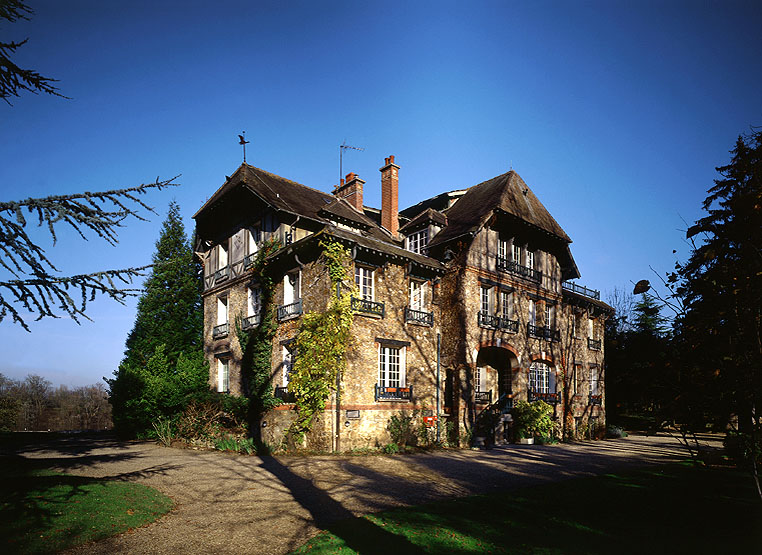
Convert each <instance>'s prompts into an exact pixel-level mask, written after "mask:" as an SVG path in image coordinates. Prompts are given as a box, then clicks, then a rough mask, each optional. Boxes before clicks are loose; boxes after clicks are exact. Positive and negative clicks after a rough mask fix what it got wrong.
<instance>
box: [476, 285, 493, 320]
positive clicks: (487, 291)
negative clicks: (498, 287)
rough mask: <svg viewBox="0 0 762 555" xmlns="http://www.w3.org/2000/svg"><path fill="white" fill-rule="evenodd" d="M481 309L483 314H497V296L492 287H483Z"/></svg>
mask: <svg viewBox="0 0 762 555" xmlns="http://www.w3.org/2000/svg"><path fill="white" fill-rule="evenodd" d="M479 308H480V310H481V312H482V314H489V315H490V316H492V315H493V314H494V313H495V295H494V293H493V288H492V287H486V286H484V285H482V286H481V296H480V303H479Z"/></svg>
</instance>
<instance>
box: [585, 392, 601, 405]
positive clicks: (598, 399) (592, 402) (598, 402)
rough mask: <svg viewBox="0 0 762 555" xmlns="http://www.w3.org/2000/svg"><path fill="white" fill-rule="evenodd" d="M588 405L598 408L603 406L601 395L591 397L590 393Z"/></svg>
mask: <svg viewBox="0 0 762 555" xmlns="http://www.w3.org/2000/svg"><path fill="white" fill-rule="evenodd" d="M588 404H589V405H591V406H599V407H600V406H602V405H603V395H600V394H598V395H593V394H592V393H591V394H590V401H589V403H588Z"/></svg>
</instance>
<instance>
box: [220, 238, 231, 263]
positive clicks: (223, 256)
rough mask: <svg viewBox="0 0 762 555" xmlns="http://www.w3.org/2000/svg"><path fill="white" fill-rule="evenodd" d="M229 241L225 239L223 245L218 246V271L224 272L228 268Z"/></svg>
mask: <svg viewBox="0 0 762 555" xmlns="http://www.w3.org/2000/svg"><path fill="white" fill-rule="evenodd" d="M228 249H229V247H228V240H227V239H225V240H224V241H223V242H222V243H220V244H218V245H217V269H218V270H222V269H224V268H227V267H228V262H229V260H228V258H229V257H228V255H229V254H230V253H229V252H228Z"/></svg>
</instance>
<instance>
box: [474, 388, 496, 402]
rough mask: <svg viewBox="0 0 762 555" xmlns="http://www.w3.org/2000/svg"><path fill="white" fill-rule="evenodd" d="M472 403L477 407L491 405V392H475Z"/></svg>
mask: <svg viewBox="0 0 762 555" xmlns="http://www.w3.org/2000/svg"><path fill="white" fill-rule="evenodd" d="M474 402H475V403H477V404H479V405H491V404H492V390H491V389H490V390H489V391H475V392H474Z"/></svg>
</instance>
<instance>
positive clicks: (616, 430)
mask: <svg viewBox="0 0 762 555" xmlns="http://www.w3.org/2000/svg"><path fill="white" fill-rule="evenodd" d="M606 437H607V438H610V439H619V438H622V437H627V432H625V431H624V430H623V429H622V428H620V427H619V426H607V427H606Z"/></svg>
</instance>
